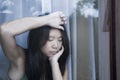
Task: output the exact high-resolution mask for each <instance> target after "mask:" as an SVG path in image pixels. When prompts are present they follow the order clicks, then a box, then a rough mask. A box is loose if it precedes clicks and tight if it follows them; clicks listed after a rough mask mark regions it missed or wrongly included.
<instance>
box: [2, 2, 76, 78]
mask: <svg viewBox="0 0 120 80" xmlns="http://www.w3.org/2000/svg"><path fill="white" fill-rule="evenodd" d="M48 1H49V3H47V2H45V0H0V24H2V23H4V22H8V21H11V20H14V19H18V18H22V17H29V16H37V15H39V14H41V13H44V12H47V11H48V12H54V11H63V12H64V13H65V14H66V15H67V18H68V24H67V27H66V28H67V32H68V35H69V39H70V35H72V34H70V24H69V17H70V16H71V14H72V13H73V11H74V10H73V7H74V3H75V2H76V1H75V0H64V1H61V0H54V1H53V0H48ZM45 3H47V4H48V6H47V5H45ZM44 5H45V6H44ZM45 7H46V8H45ZM74 13H75V12H74ZM73 20H74V25H72V26H74V28H73V30H74V31H75V32H76V16H74V17H73ZM27 35H28V32H26V33H23V34H21V35H19V36H17V37H16V40H17V44H19V45H20V46H22V47H24V48H27ZM73 35H74V39H73V41H70V44H72V45H73V47H74V50H73V51H71V52H72V57H73V60H71V59H72V58H71V55H70V56H69V60H68V64H69V67H68V68H69V80H77V78H76V65H77V64H76V53H77V52H76V49H77V48H76V37H75V36H76V33H74V34H73ZM71 42H72V43H71ZM73 54H74V55H73ZM71 62H73V65H74V66H73V65H71ZM8 66H9V63H8V60H7V59H6V57H5V56H4V54H3V52H2V49H1V47H0V80H7V69H8ZM72 72H73V73H72ZM72 76H73V77H72Z"/></svg>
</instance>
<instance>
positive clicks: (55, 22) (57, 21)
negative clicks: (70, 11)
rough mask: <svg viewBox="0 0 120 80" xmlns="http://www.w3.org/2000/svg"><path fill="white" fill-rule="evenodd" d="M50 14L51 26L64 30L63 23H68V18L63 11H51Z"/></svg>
mask: <svg viewBox="0 0 120 80" xmlns="http://www.w3.org/2000/svg"><path fill="white" fill-rule="evenodd" d="M48 16H49V21H48V22H49V23H48V24H49V25H50V26H51V27H54V28H58V29H62V30H64V28H63V27H62V25H64V24H66V23H67V19H66V17H65V15H64V14H63V13H62V12H61V11H58V12H54V13H51V14H50V15H48Z"/></svg>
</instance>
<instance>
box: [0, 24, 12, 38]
mask: <svg viewBox="0 0 120 80" xmlns="http://www.w3.org/2000/svg"><path fill="white" fill-rule="evenodd" d="M7 35H9V36H12V35H13V34H12V33H11V32H10V30H9V29H8V28H7V25H6V24H3V25H1V26H0V36H7Z"/></svg>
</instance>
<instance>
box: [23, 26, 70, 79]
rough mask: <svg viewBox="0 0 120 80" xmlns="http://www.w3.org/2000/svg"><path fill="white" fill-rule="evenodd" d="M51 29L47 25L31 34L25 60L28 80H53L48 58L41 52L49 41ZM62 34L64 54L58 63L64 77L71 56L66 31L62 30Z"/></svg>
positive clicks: (32, 31)
mask: <svg viewBox="0 0 120 80" xmlns="http://www.w3.org/2000/svg"><path fill="white" fill-rule="evenodd" d="M63 27H64V26H63ZM51 29H52V27H50V26H48V25H45V26H42V27H40V28H37V29H33V30H31V31H30V33H29V36H28V49H27V52H26V58H25V59H26V60H25V74H26V76H27V78H28V80H53V78H52V70H51V66H50V63H49V60H48V57H47V56H46V55H44V54H43V52H42V51H41V48H42V47H43V46H44V45H45V43H46V42H47V40H48V39H49V33H50V30H51ZM64 29H65V28H64ZM59 30H60V29H59ZM60 32H61V34H62V45H63V46H64V52H63V54H62V55H61V57H60V58H59V60H58V62H59V66H60V71H61V73H62V75H64V72H65V65H66V61H67V58H68V55H69V40H68V36H67V33H66V29H65V30H64V31H63V30H60Z"/></svg>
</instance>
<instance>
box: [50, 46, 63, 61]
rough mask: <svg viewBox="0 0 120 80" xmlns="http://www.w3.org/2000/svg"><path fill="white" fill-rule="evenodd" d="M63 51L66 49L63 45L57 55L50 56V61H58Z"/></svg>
mask: <svg viewBox="0 0 120 80" xmlns="http://www.w3.org/2000/svg"><path fill="white" fill-rule="evenodd" d="M63 51H64V47H63V46H62V49H61V50H60V51H59V52H58V53H56V54H55V55H53V56H51V57H49V61H50V62H56V61H58V59H59V58H60V56H61V55H62V54H63Z"/></svg>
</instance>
